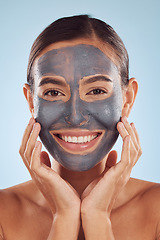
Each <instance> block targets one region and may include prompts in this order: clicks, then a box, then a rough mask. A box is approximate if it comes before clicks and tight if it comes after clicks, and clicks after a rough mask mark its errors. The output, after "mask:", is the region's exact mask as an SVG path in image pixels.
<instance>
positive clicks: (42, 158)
mask: <svg viewBox="0 0 160 240" xmlns="http://www.w3.org/2000/svg"><path fill="white" fill-rule="evenodd" d="M40 129H41V126H40V124H39V123H36V122H35V120H34V119H33V118H31V120H30V122H29V124H28V126H27V128H26V130H25V133H24V136H23V139H22V143H21V147H20V150H19V152H20V155H21V157H22V159H23V161H24V163H25V165H26V167H27V168H28V170H29V172H30V175H31V177H32V179H33V180H34V181H35V183H36V185H37V186H38V188H39V190H40V191H41V192H42V194H43V195H44V197H45V198H46V200H47V201H48V204H49V206H50V208H51V210H52V212H53V213H54V214H55V213H56V214H58V215H60V216H64V215H65V216H70V215H71V214H73V215H75V216H78V217H79V215H80V203H81V201H80V198H79V196H78V193H77V192H76V191H75V189H73V187H72V186H71V185H70V184H69V183H67V182H66V181H64V180H63V179H62V178H61V177H60V176H59V175H58V174H57V173H56V172H55V171H54V170H53V169H52V168H51V164H50V160H49V156H48V154H47V153H46V152H41V148H42V144H41V142H39V141H37V138H38V135H39V132H40Z"/></svg>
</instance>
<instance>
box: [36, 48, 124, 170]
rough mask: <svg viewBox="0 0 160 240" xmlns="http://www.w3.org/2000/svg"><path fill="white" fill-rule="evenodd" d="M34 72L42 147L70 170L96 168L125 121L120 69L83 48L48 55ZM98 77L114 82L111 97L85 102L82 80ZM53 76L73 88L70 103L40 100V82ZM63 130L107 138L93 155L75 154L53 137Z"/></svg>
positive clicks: (37, 118) (62, 50)
mask: <svg viewBox="0 0 160 240" xmlns="http://www.w3.org/2000/svg"><path fill="white" fill-rule="evenodd" d="M34 69H35V71H34V74H35V76H34V79H35V95H34V109H35V119H36V121H37V122H39V123H40V124H41V132H40V138H41V141H42V143H43V144H44V146H45V147H46V149H47V150H48V151H49V153H50V154H51V155H52V156H53V158H54V159H55V160H56V161H58V162H59V163H60V164H61V165H62V166H64V167H65V168H67V169H69V170H73V171H87V170H89V169H91V168H93V167H94V166H95V165H96V164H97V163H99V162H100V161H101V160H102V159H103V158H104V157H105V156H106V155H107V154H108V152H109V151H110V150H111V148H112V147H113V145H114V144H115V142H116V140H117V138H118V131H117V128H116V125H117V122H118V121H119V120H120V117H121V110H122V89H121V85H120V81H119V73H118V69H117V67H116V65H115V64H114V63H113V62H112V61H111V60H110V59H109V58H108V57H107V56H106V55H105V54H104V53H103V52H102V51H100V50H99V49H98V48H96V47H94V46H92V45H85V44H81V45H76V46H71V47H65V48H59V49H53V50H51V51H48V52H47V53H45V54H44V55H42V56H41V57H40V58H39V59H38V61H37V65H36V66H35V68H34ZM98 74H102V75H108V76H109V77H110V79H112V82H113V89H112V94H111V96H110V97H108V98H106V99H103V100H96V101H92V102H87V101H84V100H82V98H81V97H80V93H79V84H80V81H81V79H83V78H84V77H85V76H93V75H98ZM51 75H53V76H55V75H56V76H62V77H63V78H64V79H65V81H66V83H67V84H68V85H69V87H70V98H69V100H68V101H66V102H64V101H62V100H55V101H47V100H44V99H43V98H41V97H39V96H38V94H37V89H38V87H39V86H38V83H39V81H40V79H41V78H42V77H44V76H51ZM73 111H74V113H73ZM61 129H66V130H69V129H71V130H72V129H77V131H78V130H89V131H94V130H96V131H97V130H99V131H103V133H104V134H103V137H102V138H101V141H100V143H99V144H98V145H97V147H96V148H95V149H94V150H93V151H91V152H87V153H85V154H83V153H81V154H80V153H78V154H72V153H70V152H68V151H66V150H65V149H64V148H63V147H62V146H61V145H60V144H58V142H57V141H56V140H55V138H54V137H53V136H52V134H51V133H50V131H52V130H53V131H57V132H58V130H61Z"/></svg>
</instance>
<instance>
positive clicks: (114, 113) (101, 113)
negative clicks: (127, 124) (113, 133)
mask: <svg viewBox="0 0 160 240" xmlns="http://www.w3.org/2000/svg"><path fill="white" fill-rule="evenodd" d="M88 111H89V112H90V114H91V115H92V116H93V117H94V118H95V119H96V121H98V122H99V123H101V124H102V125H103V126H105V127H107V128H110V129H112V128H115V126H116V124H117V122H118V121H119V120H120V117H121V111H122V100H121V99H118V98H117V97H116V96H114V95H112V96H111V97H110V98H108V99H105V100H103V101H97V102H93V103H88Z"/></svg>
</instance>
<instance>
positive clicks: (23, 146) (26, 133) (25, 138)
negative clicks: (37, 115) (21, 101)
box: [19, 118, 35, 157]
mask: <svg viewBox="0 0 160 240" xmlns="http://www.w3.org/2000/svg"><path fill="white" fill-rule="evenodd" d="M34 123H35V119H34V118H31V119H30V121H29V123H28V125H27V127H26V129H25V131H24V134H23V137H22V142H21V146H20V149H19V153H20V155H21V156H22V157H23V154H24V152H25V149H26V145H27V141H28V139H29V136H30V134H31V131H32V128H33V124H34Z"/></svg>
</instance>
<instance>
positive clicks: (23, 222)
mask: <svg viewBox="0 0 160 240" xmlns="http://www.w3.org/2000/svg"><path fill="white" fill-rule="evenodd" d="M43 199H44V198H43V197H42V194H41V193H40V192H39V191H38V190H37V188H36V186H35V184H34V183H33V181H29V182H26V183H22V184H19V185H16V186H13V187H10V188H7V189H4V190H1V191H0V236H2V237H0V239H13V236H14V239H21V237H20V236H21V234H22V235H24V236H25V235H26V234H25V231H26V226H27V228H28V232H32V231H31V229H32V228H33V226H34V227H35V228H36V227H37V226H39V225H40V224H42V223H40V222H39V221H40V220H39V219H40V217H38V216H42V217H44V218H46V216H48V215H47V214H48V212H47V211H46V208H45V206H44V203H43ZM27 237H29V236H27V235H26V238H27Z"/></svg>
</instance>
